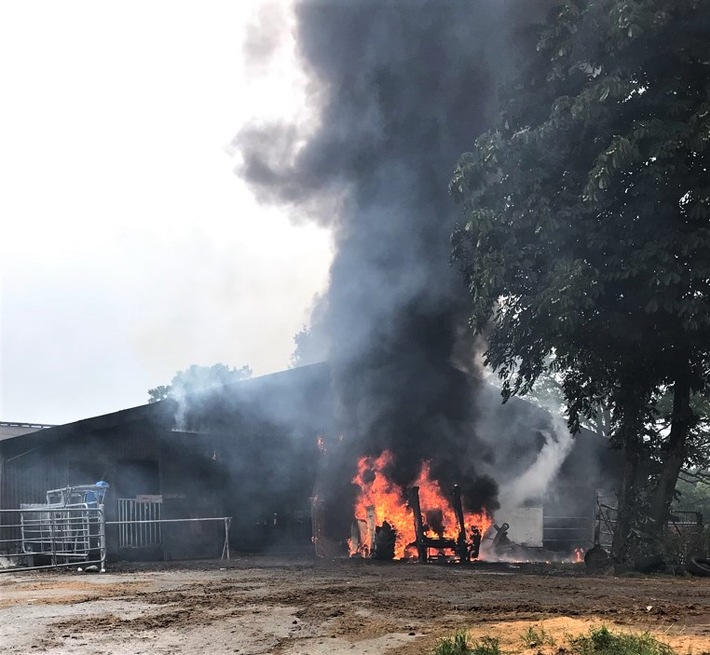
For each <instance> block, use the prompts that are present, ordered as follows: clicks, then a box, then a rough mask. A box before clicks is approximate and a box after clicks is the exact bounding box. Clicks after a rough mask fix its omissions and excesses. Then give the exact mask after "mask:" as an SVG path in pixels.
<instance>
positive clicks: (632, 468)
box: [611, 434, 641, 563]
mask: <svg viewBox="0 0 710 655" xmlns="http://www.w3.org/2000/svg"><path fill="white" fill-rule="evenodd" d="M623 450H624V469H623V479H622V482H621V489H620V490H619V499H618V506H617V507H618V510H617V517H616V526H615V527H614V537H613V540H612V544H611V556H612V559H613V560H614V561H615V562H617V563H623V562H627V561H628V560H629V559H630V556H631V553H630V545H631V544H630V543H629V538H630V536H631V531H632V526H633V524H634V518H635V514H636V502H637V499H636V489H637V480H638V474H639V469H640V460H641V453H640V449H639V444H638V437H637V436H636V435H628V434H625V435H624V446H623Z"/></svg>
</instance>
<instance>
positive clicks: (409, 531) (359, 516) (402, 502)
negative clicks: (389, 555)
mask: <svg viewBox="0 0 710 655" xmlns="http://www.w3.org/2000/svg"><path fill="white" fill-rule="evenodd" d="M393 461H394V455H393V454H392V453H391V452H390V451H388V450H385V451H383V452H382V454H381V455H380V456H379V457H376V458H373V457H361V458H360V459H359V460H358V463H357V474H356V475H355V477H354V478H353V482H354V483H355V484H356V485H358V487H359V488H360V492H359V494H358V497H357V500H356V502H355V519H356V521H357V524H358V528H359V530H358V535H357V537H358V538H357V539H350V540H349V541H348V545H349V547H350V554H351V555H356V554H359V555H363V556H367V555H368V554H369V550H370V543H371V540H372V537H373V535H372V530H373V529H374V526H373V522H374V524H375V525H377V526H379V525H382V523H383V522H384V521H387V522H388V523H389V524H390V525H391V526H392V527H393V528H394V529H395V530H396V531H397V541H396V544H395V558H397V559H402V558H404V557H405V556H410V555H415V554H416V551H414V550H413V549H411V550H408V548H409V547H413V544H414V542H415V541H416V533H415V529H414V517H413V515H412V510H411V509H410V508H409V506H408V504H407V501H406V498H405V496H404V493H403V490H402V489H401V488H400V487H399V486H397V485H396V484H394V483H393V482H392V481H391V480H389V479H388V478H387V475H386V474H385V469H386V468H387V467H388V466H390V465H391V464H392V462H393ZM415 484H416V486H418V487H419V502H420V505H421V510H422V512H423V513H424V523H425V524H426V523H427V520H426V516H427V513H429V512H435V513H436V514H437V515H438V516H437V518H438V519H439V520H437V523H439V524H440V525H439V533H438V534H437V533H435V532H434V530H433V529H432V528H430V529H429V532H428V536H430V537H434V538H435V537H444V538H447V539H456V538H457V536H458V531H459V528H458V523H457V521H456V515H455V513H454V510H453V509H452V507H451V504H450V502H449V500H448V499H447V497H446V496H445V495H444V494H443V493H442V492H441V489H440V488H439V485H438V483H437V482H435V481H433V480H432V479H431V471H430V464H429V462H424V463H423V464H422V468H421V471H420V473H419V477H418V478H417V480H416V482H415ZM368 510H369V511H368ZM491 522H492V521H491V519H490V517H489V516H488V515H487V514H485V513H482V514H474V513H472V512H465V513H464V525H465V527H466V531H467V535H466V536H467V538H469V537H470V532H471V530H472V529H473V528H474V527H475V528H478V530H480V533H481V534H484V533H485V532H486V530H487V529H488V527H489V526H490V525H491Z"/></svg>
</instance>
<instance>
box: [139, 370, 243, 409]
mask: <svg viewBox="0 0 710 655" xmlns="http://www.w3.org/2000/svg"><path fill="white" fill-rule="evenodd" d="M251 375H252V371H251V368H250V367H249V366H242V367H241V368H236V367H231V368H230V367H229V366H226V365H225V364H214V365H212V366H197V365H196V364H193V365H192V366H190V367H189V368H186V369H185V370H184V371H178V372H177V373H176V374H175V375H174V376H173V379H172V380H171V381H170V384H168V385H161V386H158V387H155V388H154V389H148V397H149V401H148V402H151V403H155V402H158V401H160V400H165V399H167V398H182V397H185V396H186V395H188V394H189V393H195V392H199V391H205V390H206V389H210V388H212V387H219V386H223V385H225V384H230V383H233V382H239V381H240V380H246V379H248V378H250V377H251Z"/></svg>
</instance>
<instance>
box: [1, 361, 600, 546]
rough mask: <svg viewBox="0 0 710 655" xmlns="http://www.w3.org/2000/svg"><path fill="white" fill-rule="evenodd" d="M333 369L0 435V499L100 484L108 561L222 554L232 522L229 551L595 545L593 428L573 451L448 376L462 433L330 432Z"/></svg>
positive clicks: (514, 408)
mask: <svg viewBox="0 0 710 655" xmlns="http://www.w3.org/2000/svg"><path fill="white" fill-rule="evenodd" d="M332 376H333V373H332V367H330V366H328V365H326V364H318V365H312V366H307V367H302V368H298V369H292V370H289V371H284V372H283V373H278V374H274V375H269V376H264V377H262V378H255V379H253V380H248V381H244V382H239V383H237V384H235V385H228V386H225V387H223V388H218V389H212V390H210V391H209V392H205V393H202V394H198V395H195V396H194V397H191V398H189V399H188V400H187V401H185V402H180V403H179V402H174V401H163V402H160V403H155V404H149V405H145V406H141V407H136V408H133V409H127V410H123V411H120V412H116V413H114V414H109V415H105V416H99V417H94V418H90V419H86V420H83V421H78V422H76V423H71V424H67V425H62V426H57V427H52V428H46V429H44V430H41V431H38V432H35V433H30V434H25V435H21V436H17V437H14V438H9V439H4V440H3V441H2V442H0V509H2V510H12V509H16V508H19V507H20V506H21V505H24V504H28V503H29V504H31V503H41V502H43V500H44V496H45V493H46V491H47V490H49V489H57V488H62V487H67V486H70V485H90V484H93V483H95V482H96V481H99V480H100V481H102V482H106V483H108V484H109V485H110V486H109V488H108V491H107V493H106V496H105V500H104V504H105V518H106V524H107V526H106V547H107V550H108V554H109V557H114V558H144V559H156V558H157V559H164V558H165V559H179V558H190V557H193V558H194V557H216V556H218V555H220V552H222V550H223V548H224V530H225V527H228V536H229V543H230V544H231V547H232V548H233V549H237V550H248V551H264V550H272V551H280V552H286V551H291V552H293V551H295V550H300V551H302V552H312V550H313V548H315V550H316V553H319V554H330V555H343V556H347V555H348V554H355V555H360V556H362V555H367V556H370V555H376V556H380V557H387V558H389V557H405V556H416V555H417V554H418V555H419V556H420V558H421V555H422V553H423V552H425V549H426V553H427V554H426V557H429V556H430V555H431V556H433V555H436V556H439V555H441V554H443V553H453V554H454V555H457V554H458V556H461V557H463V556H464V550H462V548H464V545H463V541H465V542H466V545H465V549H466V550H465V557H466V558H475V557H476V556H477V555H478V552H474V550H472V546H473V545H475V541H476V539H478V545H477V546H476V549H477V550H478V549H479V548H480V550H481V555H482V556H484V557H486V556H487V557H491V556H492V555H491V553H490V552H489V553H488V554H486V548H489V547H490V546H492V545H493V542H494V541H495V545H496V547H497V548H498V552H497V554H496V556H500V554H501V553H503V554H505V548H504V547H505V546H506V545H507V544H509V543H511V542H515V543H518V544H523V545H526V546H528V547H534V548H538V549H540V548H542V547H545V548H546V549H548V550H558V551H560V552H563V553H568V552H569V551H570V550H572V549H573V548H574V547H575V546H589V545H590V544H591V539H592V530H593V519H594V513H595V508H594V494H595V491H596V489H597V488H599V487H601V486H603V485H604V475H603V472H604V469H605V467H607V464H606V459H608V458H609V456H610V454H611V453H610V451H608V450H607V449H606V445H605V443H599V442H597V441H596V439H595V438H594V437H593V435H591V434H589V433H584V434H581V435H578V436H577V437H575V442H574V447H573V448H570V444H571V443H572V442H571V438H570V437H568V436H565V433H564V431H562V432H560V431H559V429H558V428H557V427H556V426H555V423H554V421H552V419H551V418H550V416H549V415H547V414H546V413H545V412H542V411H541V410H539V409H537V408H535V407H533V406H532V405H529V404H528V403H525V402H523V401H520V400H517V399H513V400H511V401H510V402H509V403H508V404H506V405H501V403H500V397H499V395H498V392H497V390H495V389H492V388H490V387H488V386H486V385H483V384H481V383H474V382H471V380H469V379H468V378H467V376H464V375H463V374H461V373H459V372H454V373H452V380H454V381H456V385H454V387H456V386H459V387H461V388H460V389H458V393H459V394H462V396H463V397H468V398H469V399H470V400H471V402H472V403H474V404H472V409H471V412H470V413H468V414H466V415H463V416H459V417H457V421H460V422H461V425H459V427H458V431H457V432H456V433H455V438H454V436H453V435H454V433H453V432H452V431H451V430H452V427H451V425H449V426H448V427H447V425H446V423H445V421H444V420H443V417H439V422H440V428H441V431H439V432H432V434H431V438H430V439H429V442H428V443H429V446H428V448H427V449H426V450H425V451H424V450H422V445H421V444H420V445H419V450H413V449H408V448H407V447H406V441H402V443H404V446H405V447H400V446H398V444H397V441H395V440H390V441H389V442H388V441H383V442H382V444H381V445H379V446H377V445H376V444H375V443H374V441H371V442H363V441H357V440H353V439H351V438H350V436H349V435H348V434H347V432H344V431H342V430H341V429H339V428H338V421H337V412H336V411H334V408H336V409H337V406H336V404H335V403H334V395H333V393H332V380H333V377H332ZM453 390H454V388H453V387H452V389H451V391H452V392H453ZM474 417H475V418H474ZM464 418H465V421H464V420H463V419H464ZM415 427H416V426H414V425H412V424H411V423H409V424H405V427H403V428H402V429H414V428H415ZM447 429H448V431H449V432H448V433H447ZM467 431H470V432H469V439H468V440H467V439H465V438H463V437H464V436H465V434H466V432H467ZM580 481H583V482H580ZM454 489H456V494H454V495H452V491H453V490H454ZM415 490H416V491H415ZM413 494H416V497H415V496H413ZM416 503H419V505H420V511H418V512H414V513H413V512H412V507H415V506H416ZM226 519H229V521H228V522H227V523H225V522H224V521H225V520H226ZM415 519H416V520H415ZM158 521H159V522H158ZM504 523H508V524H509V526H508V528H507V529H506V527H505V526H504ZM494 525H497V526H498V528H500V530H497V531H496V529H495V527H493V526H494ZM6 532H7V530H6ZM375 535H378V536H379V538H378V539H374V536H375ZM476 535H478V537H476ZM6 536H7V535H6ZM496 539H497V540H496ZM506 540H508V541H506ZM375 546H376V548H375ZM500 547H503V550H501V549H500ZM417 549H419V550H417ZM374 551H377V552H374ZM509 554H510V555H511V556H512V555H513V553H511V552H509Z"/></svg>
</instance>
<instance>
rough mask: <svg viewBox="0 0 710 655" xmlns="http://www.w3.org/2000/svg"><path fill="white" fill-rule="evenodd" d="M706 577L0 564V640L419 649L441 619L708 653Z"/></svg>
mask: <svg viewBox="0 0 710 655" xmlns="http://www.w3.org/2000/svg"><path fill="white" fill-rule="evenodd" d="M709 601H710V579H709V578H693V577H686V576H681V577H672V576H661V575H657V576H630V575H629V576H619V577H614V576H613V575H601V574H596V575H591V574H588V573H587V572H586V571H585V570H584V566H583V565H572V564H569V565H525V564H522V565H506V564H501V565H485V564H481V565H477V564H473V565H471V566H468V567H460V566H454V565H446V566H445V565H426V566H425V565H420V564H412V563H397V562H394V563H386V562H382V563H381V562H374V561H366V560H345V559H343V560H303V559H299V560H287V559H284V558H273V557H271V558H270V557H237V558H235V559H232V561H230V562H216V563H215V562H199V563H196V562H191V563H181V564H151V565H140V566H139V565H127V564H117V565H113V566H109V567H108V572H107V573H104V574H88V573H79V572H76V571H64V572H26V573H4V574H2V575H0V652H2V653H37V652H42V653H48V654H54V653H70V654H81V655H90V654H91V655H94V654H96V655H98V654H104V653H116V654H126V655H128V654H130V655H134V654H138V653H150V654H151V655H158V654H164V653H165V654H167V653H208V654H209V655H217V654H221V653H239V654H240V655H257V654H262V653H263V654H266V653H272V654H274V655H276V654H279V655H297V654H298V655H305V654H309V655H341V654H343V653H348V654H353V653H356V654H358V655H360V654H361V655H375V654H378V655H379V654H384V653H398V654H402V655H424V654H427V653H431V651H432V649H433V648H434V647H435V645H436V643H437V641H438V640H439V639H440V638H442V637H445V636H448V635H450V634H451V633H452V632H454V631H455V630H459V629H468V630H470V632H471V634H472V635H473V636H474V637H481V636H485V635H488V636H492V637H497V638H499V639H500V641H501V648H502V649H503V651H504V652H507V653H530V655H538V653H539V651H540V649H539V648H532V649H531V648H529V647H527V646H526V645H525V644H524V643H523V642H522V638H521V635H522V633H523V632H524V631H525V630H526V629H527V628H528V627H529V626H537V627H544V629H545V631H546V632H547V633H548V635H550V636H551V637H552V638H553V639H554V640H555V644H557V649H559V647H560V646H562V645H563V644H564V642H565V640H566V639H567V638H569V636H570V635H572V636H573V635H576V634H579V633H582V632H585V631H586V630H587V629H588V628H589V627H590V626H599V625H602V624H603V625H607V626H608V627H609V628H617V629H622V630H632V629H633V630H649V631H651V632H652V633H653V634H654V635H656V636H657V637H658V638H660V639H661V640H663V641H665V642H667V643H670V644H671V645H673V646H674V647H676V648H677V650H678V652H679V653H680V655H687V654H689V653H692V654H693V655H701V654H703V653H710V603H709Z"/></svg>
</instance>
